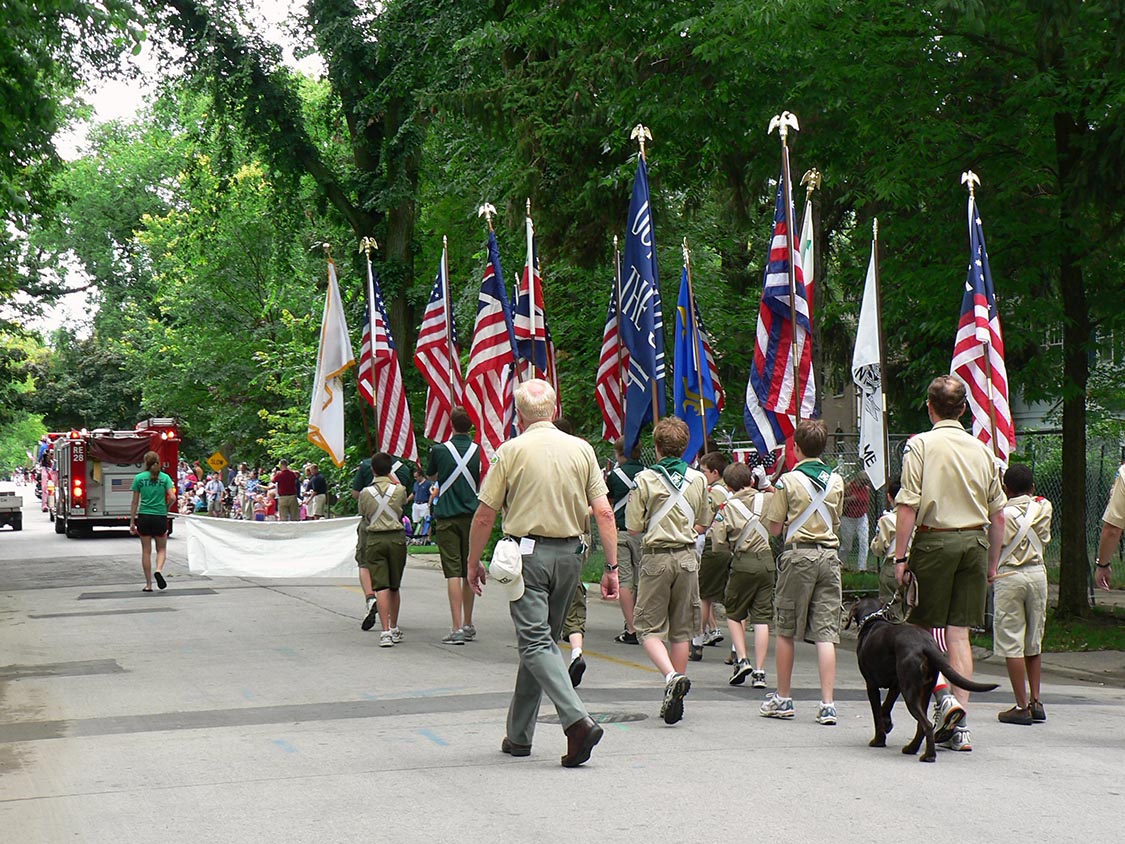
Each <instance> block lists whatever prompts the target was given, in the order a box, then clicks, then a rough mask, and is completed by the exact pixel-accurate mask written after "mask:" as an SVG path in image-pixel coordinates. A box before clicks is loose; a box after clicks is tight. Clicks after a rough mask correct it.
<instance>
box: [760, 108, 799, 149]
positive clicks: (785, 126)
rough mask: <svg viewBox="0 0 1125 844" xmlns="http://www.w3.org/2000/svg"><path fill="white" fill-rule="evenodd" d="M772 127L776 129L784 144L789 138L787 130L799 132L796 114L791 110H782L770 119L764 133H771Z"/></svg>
mask: <svg viewBox="0 0 1125 844" xmlns="http://www.w3.org/2000/svg"><path fill="white" fill-rule="evenodd" d="M774 129H777V133H778V135H780V136H781V142H782V143H783V144H784V143H785V142H786V141H787V140H788V138H789V130H790V129H792V130H793V131H794V132H800V131H801V126H800V124H799V123H797V115H795V114H794V113H793V112H791V111H783V112H781V114H775V115H774V116H773V117H772V118H771V119H770V127H769V129H767V130H766V134H767V135H772V134H773V130H774Z"/></svg>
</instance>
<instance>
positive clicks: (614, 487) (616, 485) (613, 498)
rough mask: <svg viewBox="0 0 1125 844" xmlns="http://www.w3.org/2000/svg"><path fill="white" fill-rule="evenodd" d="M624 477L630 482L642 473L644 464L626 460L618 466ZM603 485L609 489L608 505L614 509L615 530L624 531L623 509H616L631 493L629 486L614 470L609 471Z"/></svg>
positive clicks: (638, 461) (631, 488)
mask: <svg viewBox="0 0 1125 844" xmlns="http://www.w3.org/2000/svg"><path fill="white" fill-rule="evenodd" d="M615 468H620V469H621V471H622V472H623V473H624V474H625V476H626V477H627V478H628V479H629V480H630V481H632V480H633V478H635V477H636V476H637V473H638V472H643V471H644V468H645V464H644V463H642V462H641V461H640V460H632V459H630V460H626V461H625V462H624V463H622V464H620V466H619V467H615ZM605 485H606V486H607V487H609V503H610V504H611V505H612V506H613V507H614V508H616V509H615V510H614V519H615V520H616V522H617V530H618V531H622V530H625V508H624V507H617V505H618V504H619V503H620V502H621V501H624V500H625V498H626V497H627V496H628V495H629V493H630V492H632V491H633V487H632V486H631V485H630V484H626V483H625V482H624V481H623V480H621V477H620V476H619V475H618V474H617V472H616V471H614V469H610V470H609V473H608V474H607V475H606V476H605Z"/></svg>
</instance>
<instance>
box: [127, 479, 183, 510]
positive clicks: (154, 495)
mask: <svg viewBox="0 0 1125 844" xmlns="http://www.w3.org/2000/svg"><path fill="white" fill-rule="evenodd" d="M131 488H132V490H133V492H139V493H140V494H141V506H140V507H139V508H138V509H137V512H138V513H143V514H144V515H146V516H167V515H168V498H167V496H168V490H170V489H172V488H173V484H172V479H171V478H170V477H168V476H167V475H166V474H164V473H163V472H161V473H160V475H159V476H158V477H157V478H156V480H153V478H152V475H151V474H150V473H148V472H141V473H140V474H138V475H137V476H136V477H135V478H133V486H132V487H131Z"/></svg>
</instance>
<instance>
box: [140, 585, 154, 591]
mask: <svg viewBox="0 0 1125 844" xmlns="http://www.w3.org/2000/svg"><path fill="white" fill-rule="evenodd" d="M141 591H142V592H151V591H152V587H151V586H146V587H145V588H144V589H142V590H141Z"/></svg>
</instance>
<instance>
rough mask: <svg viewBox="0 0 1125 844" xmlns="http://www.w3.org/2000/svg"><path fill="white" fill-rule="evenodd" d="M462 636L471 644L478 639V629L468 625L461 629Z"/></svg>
mask: <svg viewBox="0 0 1125 844" xmlns="http://www.w3.org/2000/svg"><path fill="white" fill-rule="evenodd" d="M461 635H462V636H464V637H465V641H466V642H471V641H473V639H475V638H476V637H477V629H476V627H474V626H473V625H471V624H466V625H464V626H463V627H462V628H461Z"/></svg>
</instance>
